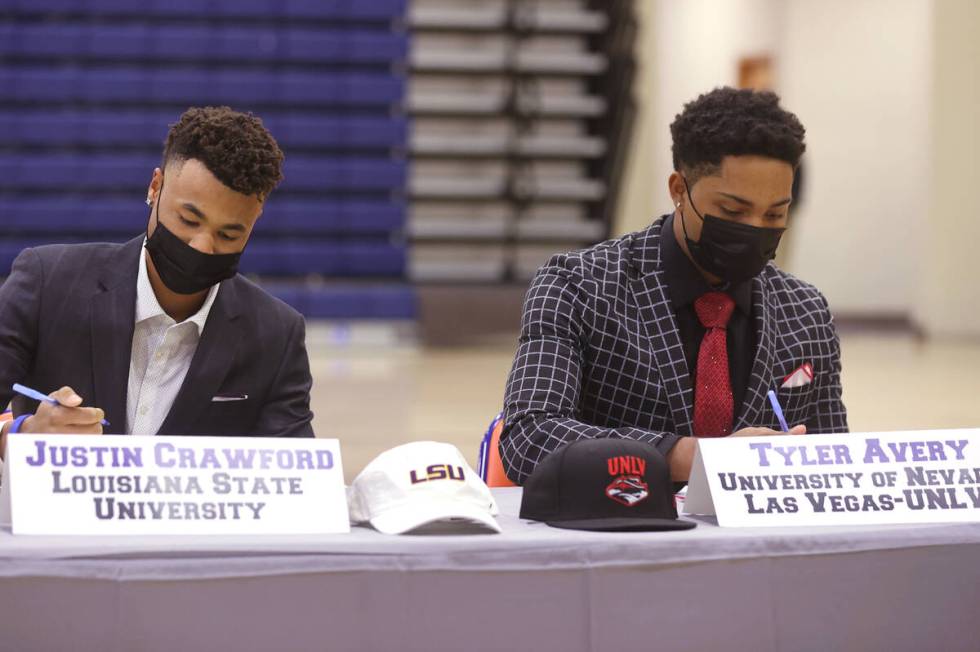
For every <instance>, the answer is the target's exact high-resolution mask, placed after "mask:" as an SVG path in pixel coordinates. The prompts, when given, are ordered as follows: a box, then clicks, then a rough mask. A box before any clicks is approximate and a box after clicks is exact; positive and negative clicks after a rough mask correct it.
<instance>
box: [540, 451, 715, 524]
mask: <svg viewBox="0 0 980 652" xmlns="http://www.w3.org/2000/svg"><path fill="white" fill-rule="evenodd" d="M521 518H527V519H531V520H534V521H544V522H545V523H547V524H548V525H550V526H552V527H560V528H565V529H569V530H616V531H633V530H689V529H691V528H693V527H694V526H695V525H696V524H695V523H694V522H692V521H681V520H678V518H677V509H676V508H675V507H674V492H673V484H672V483H671V481H670V469H669V468H668V467H667V460H665V459H664V456H663V455H661V454H660V452H659V451H658V450H657V449H656V448H654V447H653V446H652V445H651V444H647V443H644V442H641V441H634V440H632V439H580V440H578V441H574V442H572V443H570V444H567V445H565V446H564V447H562V448H560V449H558V450H557V451H555V452H554V453H552V454H551V455H549V456H548V457H546V458H545V459H544V460H542V461H541V462H540V463H539V464H538V466H537V468H535V469H534V472H533V473H532V474H531V475H530V477H529V478H528V479H527V481H526V482H525V483H524V497H523V499H522V500H521Z"/></svg>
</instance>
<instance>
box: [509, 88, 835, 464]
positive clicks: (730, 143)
mask: <svg viewBox="0 0 980 652" xmlns="http://www.w3.org/2000/svg"><path fill="white" fill-rule="evenodd" d="M671 134H672V136H673V159H674V172H673V173H672V174H671V175H670V177H669V179H668V180H667V189H668V192H669V194H670V198H671V201H672V204H673V207H674V211H673V212H672V213H670V214H667V215H665V216H663V217H661V218H659V219H657V220H656V221H655V222H654V223H653V224H652V225H650V226H649V227H648V228H646V229H644V230H643V231H639V232H636V233H630V234H627V235H625V236H623V237H621V238H617V239H615V240H610V241H608V242H603V243H601V244H598V245H596V246H594V247H591V248H589V249H585V250H582V251H576V252H571V253H568V254H560V255H557V256H554V257H553V258H552V259H551V260H550V261H549V262H548V263H547V264H546V265H545V266H544V267H542V268H541V269H540V270H539V271H538V273H537V275H536V276H535V278H534V280H533V282H532V283H531V287H530V289H529V290H528V293H527V297H526V299H525V303H524V315H523V319H522V324H521V336H520V345H519V348H518V351H517V355H516V357H515V360H514V365H513V368H512V370H511V373H510V378H509V379H508V383H507V390H506V397H505V404H504V414H505V426H504V430H503V433H502V435H501V438H500V452H501V457H502V460H503V463H504V467H505V470H506V471H507V474H508V476H509V477H510V478H511V479H512V480H514V481H515V482H517V483H522V482H523V481H524V480H525V478H527V476H528V475H529V474H530V473H531V472H532V471H533V470H534V468H535V466H536V465H537V463H538V462H539V461H540V460H542V459H543V458H544V457H545V456H547V455H548V454H550V453H551V452H553V451H555V450H557V449H558V448H560V447H561V446H563V445H564V444H566V443H568V442H570V441H574V440H576V439H582V438H594V437H622V438H630V439H638V440H641V441H646V442H650V443H651V444H653V445H655V446H656V447H657V448H658V449H659V450H660V451H661V452H662V453H663V454H664V455H665V456H666V458H667V460H668V462H669V464H670V469H671V475H672V476H673V478H674V480H675V481H686V480H687V479H688V475H689V473H690V468H691V463H692V460H693V455H694V450H695V440H694V437H723V436H734V435H777V434H783V433H782V432H781V431H780V430H779V429H778V428H779V425H778V419H777V417H776V415H775V413H774V410H773V408H772V407H771V405H770V404H769V402H768V401H767V399H766V394H767V392H768V391H769V390H775V391H776V393H777V397H778V399H779V401H780V403H781V405H782V408H783V411H784V413H785V416H786V420H787V421H788V422H789V424H790V425H791V426H792V428H791V429H790V431H789V434H802V433H804V432H811V433H834V432H846V431H847V414H846V410H845V408H844V405H843V402H842V401H841V384H840V344H839V340H838V337H837V333H836V330H835V328H834V322H833V317H832V316H831V313H830V310H829V308H828V306H827V301H826V300H825V299H824V297H823V295H821V294H820V292H818V291H817V289H816V288H814V287H813V286H811V285H809V284H807V283H804V282H803V281H801V280H799V279H796V278H794V277H793V276H791V275H789V274H787V273H785V272H783V271H781V270H779V269H777V268H776V267H775V266H774V265H773V264H772V263H771V262H770V261H771V260H772V258H773V257H774V256H775V252H776V247H777V245H778V244H779V239H780V236H781V235H782V233H783V231H784V230H785V229H786V228H787V227H788V226H789V225H790V223H791V220H790V217H789V207H790V204H791V202H792V186H793V176H794V171H795V169H796V167H797V165H798V164H799V161H800V156H801V155H802V154H803V151H804V149H805V145H804V142H803V136H804V129H803V126H802V125H801V124H800V122H799V120H798V119H797V118H796V116H794V115H793V114H792V113H789V112H787V111H785V110H783V109H782V108H781V107H780V106H779V99H778V97H777V96H776V95H775V94H773V93H770V92H756V91H751V90H735V89H731V88H719V89H715V90H714V91H711V92H710V93H706V94H704V95H702V96H700V97H698V98H697V99H696V100H694V101H693V102H690V103H689V104H687V105H686V106H685V107H684V110H683V111H682V112H681V113H680V114H679V115H678V116H677V117H676V119H675V120H674V123H673V124H672V125H671Z"/></svg>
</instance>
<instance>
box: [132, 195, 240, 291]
mask: <svg viewBox="0 0 980 652" xmlns="http://www.w3.org/2000/svg"><path fill="white" fill-rule="evenodd" d="M162 194H163V184H160V192H159V193H158V194H157V202H156V209H157V216H156V217H157V226H156V228H155V229H154V230H153V235H151V236H149V237H148V238H147V240H146V250H147V252H149V254H150V258H151V259H152V260H153V266H154V267H156V270H157V274H159V275H160V280H161V281H163V284H164V285H166V286H167V288H168V289H170V290H171V291H172V292H176V293H177V294H197V293H198V292H202V291H204V290H207V289H208V288H209V287H211V286H212V285H215V284H217V283H220V282H221V281H224V280H225V279H229V278H231V277H232V276H234V275H235V274H237V273H238V260H239V259H240V258H241V257H242V254H241V252H239V253H237V254H204V253H201V252H200V251H198V250H197V249H195V248H194V247H192V246H190V245H189V244H187V243H186V242H184V241H183V240H181V239H180V238H178V237H177V236H175V235H174V234H173V233H172V232H171V231H169V230H168V229H167V227H165V226H164V225H163V224H162V223H161V222H160V197H161V195H162ZM150 213H151V214H152V213H153V209H152V208H151V209H150Z"/></svg>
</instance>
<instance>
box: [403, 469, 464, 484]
mask: <svg viewBox="0 0 980 652" xmlns="http://www.w3.org/2000/svg"><path fill="white" fill-rule="evenodd" d="M422 473H424V474H425V475H421V474H422ZM408 477H409V479H410V480H411V481H412V484H419V483H420V482H431V481H432V480H458V481H459V482H462V481H463V480H464V479H465V478H466V476H465V475H463V467H461V466H450V465H449V464H430V465H429V466H427V467H425V471H412V472H411V473H410V474H409V476H408Z"/></svg>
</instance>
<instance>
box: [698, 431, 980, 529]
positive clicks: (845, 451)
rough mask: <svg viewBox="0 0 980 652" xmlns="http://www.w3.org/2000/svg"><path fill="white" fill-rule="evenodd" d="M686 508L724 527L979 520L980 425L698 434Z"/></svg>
mask: <svg viewBox="0 0 980 652" xmlns="http://www.w3.org/2000/svg"><path fill="white" fill-rule="evenodd" d="M684 511H685V512H686V513H688V514H705V515H715V516H717V518H718V525H721V526H726V527H727V526H733V527H752V526H786V525H805V526H809V525H871V524H886V523H940V522H957V521H959V522H964V521H980V430H977V429H971V430H920V431H907V432H882V433H867V434H856V433H851V434H843V435H786V436H779V437H777V436H772V437H725V438H719V439H699V440H698V450H697V453H696V455H695V459H694V466H693V467H692V470H691V480H690V483H689V486H688V491H687V499H686V501H685V504H684Z"/></svg>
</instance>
